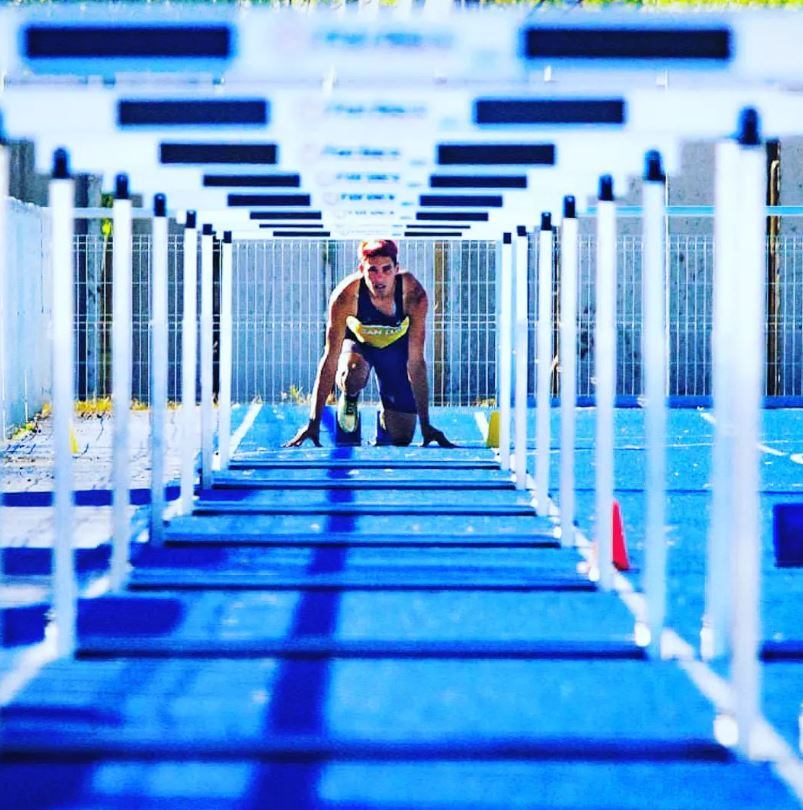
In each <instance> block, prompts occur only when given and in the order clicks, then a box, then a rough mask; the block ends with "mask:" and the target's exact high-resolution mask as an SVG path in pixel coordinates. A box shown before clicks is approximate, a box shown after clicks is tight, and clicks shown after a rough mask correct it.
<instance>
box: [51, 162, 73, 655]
mask: <svg viewBox="0 0 803 810" xmlns="http://www.w3.org/2000/svg"><path fill="white" fill-rule="evenodd" d="M48 197H49V206H50V213H51V217H52V239H53V245H52V267H53V299H52V302H53V453H54V479H55V480H54V492H53V506H54V509H53V511H54V521H55V526H56V529H55V560H54V566H53V609H54V616H55V626H56V650H57V652H58V654H59V655H72V653H73V651H74V650H75V618H76V593H77V588H76V583H75V567H74V560H73V469H72V465H73V461H72V449H71V447H70V429H71V422H72V414H73V400H74V398H75V397H74V387H73V386H74V381H73V371H74V357H73V343H74V340H73V315H74V309H75V300H74V292H73V283H74V278H73V276H74V272H73V260H72V251H73V207H74V205H75V183H74V181H73V179H72V177H71V176H70V169H69V160H68V156H67V152H66V150H64V149H57V150H56V151H55V153H54V155H53V175H52V179H51V180H50V185H49V192H48Z"/></svg>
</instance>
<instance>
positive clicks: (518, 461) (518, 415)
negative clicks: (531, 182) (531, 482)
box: [513, 225, 529, 489]
mask: <svg viewBox="0 0 803 810" xmlns="http://www.w3.org/2000/svg"><path fill="white" fill-rule="evenodd" d="M528 248H529V238H528V236H527V228H526V227H525V226H524V225H519V226H518V227H517V229H516V248H515V253H514V259H515V261H514V275H515V285H514V286H515V291H516V294H515V302H514V305H513V308H514V312H515V344H514V349H513V353H514V355H515V358H516V365H515V382H514V386H515V395H514V415H513V424H514V434H513V435H514V438H513V446H514V447H515V459H514V460H515V473H516V489H525V488H526V486H527V361H528V359H529V357H528V349H527V312H528V310H527V278H528V275H529V273H528V270H529V266H528V265H529V261H528V254H529V250H528Z"/></svg>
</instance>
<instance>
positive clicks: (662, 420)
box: [642, 151, 667, 656]
mask: <svg viewBox="0 0 803 810" xmlns="http://www.w3.org/2000/svg"><path fill="white" fill-rule="evenodd" d="M643 180H644V184H643V190H642V198H643V207H644V216H643V222H642V233H643V237H642V238H643V240H644V241H643V244H644V248H643V250H644V265H643V270H642V288H643V296H644V298H643V309H644V333H643V336H642V353H643V356H644V392H645V399H646V403H645V406H644V410H645V414H644V420H645V433H646V440H647V447H646V451H647V484H646V489H647V517H646V522H645V529H644V533H645V545H646V549H647V551H646V561H645V568H646V571H645V577H644V579H645V584H644V591H645V595H646V599H647V629H648V630H649V633H650V650H651V653H652V654H653V655H656V656H660V654H661V637H662V634H663V629H664V618H665V614H666V526H665V523H666V516H665V513H666V507H665V504H666V460H665V454H666V367H667V364H666V332H665V326H664V324H665V320H666V316H665V304H664V294H665V293H664V290H665V288H666V246H665V228H666V225H665V223H666V210H665V209H666V200H665V195H666V175H665V174H664V170H663V166H662V165H661V156H660V154H659V153H658V152H655V151H650V152H647V154H646V156H645V170H644V178H643Z"/></svg>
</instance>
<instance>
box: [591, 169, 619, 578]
mask: <svg viewBox="0 0 803 810" xmlns="http://www.w3.org/2000/svg"><path fill="white" fill-rule="evenodd" d="M596 287H597V306H596V327H595V330H594V368H595V374H596V378H597V391H596V404H597V431H596V443H597V444H596V449H595V459H596V483H595V485H596V526H595V539H596V541H597V565H598V567H599V582H600V585H601V586H602V587H603V588H604V589H606V590H609V589H610V588H612V587H613V554H612V545H611V542H612V523H613V435H614V425H613V420H614V398H615V395H616V203H615V202H614V198H613V179H612V178H611V177H610V175H604V176H603V177H601V178H600V189H599V201H598V206H597V285H596Z"/></svg>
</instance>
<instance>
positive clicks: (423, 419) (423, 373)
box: [402, 274, 454, 447]
mask: <svg viewBox="0 0 803 810" xmlns="http://www.w3.org/2000/svg"><path fill="white" fill-rule="evenodd" d="M404 278H405V280H406V284H405V290H404V310H405V312H406V313H407V315H408V317H409V318H410V328H409V329H408V331H407V334H408V341H409V342H408V355H407V376H408V378H409V379H410V387H411V388H412V389H413V396H414V397H415V407H416V410H417V411H418V421H419V423H420V425H421V436H422V437H423V439H424V445H428V444H429V443H430V442H437V443H438V444H439V445H440V446H441V447H454V445H453V444H452V443H451V442H450V441H449V440H448V439H447V438H446V436H444V435H443V433H442V432H441V431H440V430H438V429H437V428H435V427H434V426H433V425H432V424H431V423H430V421H429V383H428V381H427V361H426V360H425V359H424V340H425V338H426V320H427V308H428V301H427V293H426V290H424V288H423V287H422V286H421V284H420V283H419V281H418V279H416V278H415V277H414V276H412V275H409V274H407V275H406V276H405V277H404ZM402 283H404V281H403V282H402Z"/></svg>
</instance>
